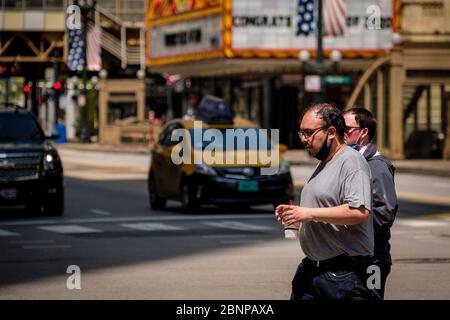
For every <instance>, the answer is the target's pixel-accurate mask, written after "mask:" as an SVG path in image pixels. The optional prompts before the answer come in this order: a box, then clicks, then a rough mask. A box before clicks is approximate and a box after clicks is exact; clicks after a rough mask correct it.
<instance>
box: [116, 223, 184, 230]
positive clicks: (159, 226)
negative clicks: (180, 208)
mask: <svg viewBox="0 0 450 320" xmlns="http://www.w3.org/2000/svg"><path fill="white" fill-rule="evenodd" d="M121 226H122V227H125V228H130V229H137V230H141V231H159V230H164V231H173V230H184V229H185V228H182V227H179V226H174V225H170V224H165V223H148V222H143V223H123V224H121Z"/></svg>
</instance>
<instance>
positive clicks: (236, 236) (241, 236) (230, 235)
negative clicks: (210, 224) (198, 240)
mask: <svg viewBox="0 0 450 320" xmlns="http://www.w3.org/2000/svg"><path fill="white" fill-rule="evenodd" d="M201 237H202V238H205V239H220V238H246V237H247V235H245V234H211V235H205V236H201Z"/></svg>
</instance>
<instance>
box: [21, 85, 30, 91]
mask: <svg viewBox="0 0 450 320" xmlns="http://www.w3.org/2000/svg"><path fill="white" fill-rule="evenodd" d="M23 93H30V86H29V85H27V84H25V85H24V86H23Z"/></svg>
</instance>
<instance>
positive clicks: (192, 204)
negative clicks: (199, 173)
mask: <svg viewBox="0 0 450 320" xmlns="http://www.w3.org/2000/svg"><path fill="white" fill-rule="evenodd" d="M197 206H198V204H197V201H196V199H195V195H194V193H193V190H192V187H191V186H190V185H189V184H188V183H186V182H185V183H183V184H182V186H181V207H182V208H183V210H185V211H192V210H193V209H195V208H197Z"/></svg>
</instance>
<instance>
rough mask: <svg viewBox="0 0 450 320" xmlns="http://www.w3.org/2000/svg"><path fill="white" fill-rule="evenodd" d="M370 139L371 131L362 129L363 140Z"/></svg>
mask: <svg viewBox="0 0 450 320" xmlns="http://www.w3.org/2000/svg"><path fill="white" fill-rule="evenodd" d="M366 137H367V139H369V129H368V128H364V129H362V133H361V138H363V139H364V138H366Z"/></svg>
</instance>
